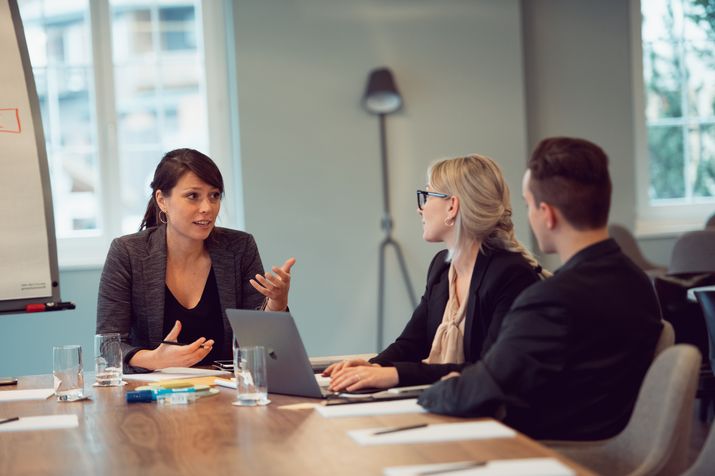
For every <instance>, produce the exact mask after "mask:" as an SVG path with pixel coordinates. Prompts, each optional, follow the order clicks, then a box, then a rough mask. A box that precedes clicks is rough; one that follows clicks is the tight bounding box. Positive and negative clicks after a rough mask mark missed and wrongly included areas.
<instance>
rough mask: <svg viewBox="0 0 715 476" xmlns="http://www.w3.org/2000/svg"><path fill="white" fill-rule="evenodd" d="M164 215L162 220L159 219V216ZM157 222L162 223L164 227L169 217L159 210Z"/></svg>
mask: <svg viewBox="0 0 715 476" xmlns="http://www.w3.org/2000/svg"><path fill="white" fill-rule="evenodd" d="M162 213H163V214H164V219H163V220H162V219H161V214H162ZM159 221H160V222H162V223H163V224H164V225H166V222H168V221H169V216H168V215H167V214H166V212H165V211H164V210H159Z"/></svg>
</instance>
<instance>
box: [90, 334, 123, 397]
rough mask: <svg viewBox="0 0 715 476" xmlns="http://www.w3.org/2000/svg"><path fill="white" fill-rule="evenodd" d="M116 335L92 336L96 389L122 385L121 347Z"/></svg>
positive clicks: (119, 339) (118, 337) (119, 338)
mask: <svg viewBox="0 0 715 476" xmlns="http://www.w3.org/2000/svg"><path fill="white" fill-rule="evenodd" d="M121 342H122V341H121V337H120V336H119V334H118V333H112V334H97V335H95V336H94V356H95V361H94V372H95V380H96V385H97V386H98V387H119V386H121V385H122V377H123V372H122V365H123V362H122V346H121Z"/></svg>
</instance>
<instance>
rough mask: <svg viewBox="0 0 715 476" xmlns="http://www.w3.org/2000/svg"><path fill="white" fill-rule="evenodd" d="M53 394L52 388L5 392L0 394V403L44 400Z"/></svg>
mask: <svg viewBox="0 0 715 476" xmlns="http://www.w3.org/2000/svg"><path fill="white" fill-rule="evenodd" d="M54 393H55V389H53V388H33V389H31V390H5V391H3V392H0V402H14V401H16V400H45V399H47V398H48V397H49V396H50V395H52V394H54Z"/></svg>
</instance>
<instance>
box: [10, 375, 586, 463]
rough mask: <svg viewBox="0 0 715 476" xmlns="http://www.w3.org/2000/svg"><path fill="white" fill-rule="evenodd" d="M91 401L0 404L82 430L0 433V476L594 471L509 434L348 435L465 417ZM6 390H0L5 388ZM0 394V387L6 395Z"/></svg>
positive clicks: (120, 390)
mask: <svg viewBox="0 0 715 476" xmlns="http://www.w3.org/2000/svg"><path fill="white" fill-rule="evenodd" d="M86 377H87V378H86V383H85V390H86V391H87V393H88V394H89V395H90V396H91V398H92V400H90V401H81V402H74V403H65V402H57V401H56V400H55V398H54V396H53V397H50V398H49V399H47V400H44V401H18V402H3V403H0V418H4V417H10V416H34V415H50V414H67V413H74V414H77V415H78V417H79V428H73V429H64V430H45V431H30V432H0V474H2V475H5V474H7V475H15V474H18V475H20V474H33V475H34V474H37V475H39V474H62V475H65V474H152V475H155V474H156V475H162V474H167V475H180V474H191V475H198V474H246V475H255V476H262V475H304V474H305V475H323V474H324V475H378V474H382V470H383V468H384V467H386V466H397V465H412V464H429V463H440V462H451V461H464V460H488V459H501V458H527V457H539V456H553V457H557V458H559V459H560V460H561V461H563V462H564V463H565V464H567V465H569V466H570V467H572V468H574V469H575V470H576V472H577V474H579V475H589V474H592V473H590V472H589V471H587V470H585V469H584V468H582V467H579V466H578V465H576V464H574V463H572V462H570V461H569V460H567V459H566V458H564V457H561V456H559V455H558V454H557V453H555V452H554V451H552V450H549V449H547V448H545V447H543V446H541V445H540V444H538V443H537V442H535V441H533V440H531V439H529V438H527V437H526V436H523V435H521V434H519V435H518V436H517V437H516V438H505V439H491V440H472V441H459V442H450V443H430V444H412V445H381V446H360V445H358V444H357V443H355V442H354V441H353V440H352V439H351V438H350V437H349V436H348V435H347V434H346V432H347V431H348V430H352V429H358V428H369V427H382V426H398V425H408V424H414V423H422V422H428V423H443V422H454V421H465V420H463V419H457V418H451V417H444V416H439V415H431V414H426V413H425V414H409V415H390V416H373V417H355V418H334V419H326V418H323V417H322V416H321V415H319V414H318V413H317V412H315V411H314V410H312V409H302V410H296V409H285V408H282V407H284V406H286V405H293V404H297V403H308V402H315V400H311V399H306V398H298V397H289V396H284V395H275V394H271V395H270V396H269V397H270V399H271V400H272V403H271V404H270V405H268V406H266V407H253V408H246V407H235V406H233V405H231V402H232V401H233V399H234V397H235V394H234V392H235V391H233V390H230V389H225V388H222V389H221V391H220V394H219V395H216V396H211V397H204V398H200V399H198V400H197V401H196V402H194V403H191V404H188V405H158V404H156V403H132V404H127V403H126V401H125V395H124V394H125V392H126V391H127V390H130V389H132V388H134V387H136V386H137V385H138V384H137V383H135V382H131V383H129V384H128V385H126V386H124V387H111V388H95V387H92V386H91V384H92V382H93V381H94V378H93V376H92V375H91V374H89V375H87V376H86ZM19 380H20V382H19V384H18V385H17V386H16V387H5V389H8V390H10V389H28V388H43V387H44V388H47V387H51V386H52V377H51V376H50V375H43V376H30V377H23V378H21V379H19ZM3 390H4V389H3ZM3 390H0V391H3Z"/></svg>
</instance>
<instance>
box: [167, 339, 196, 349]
mask: <svg viewBox="0 0 715 476" xmlns="http://www.w3.org/2000/svg"><path fill="white" fill-rule="evenodd" d="M161 343H162V344H166V345H189V344H182V343H180V342H172V341H170V340H163V341H161ZM199 347H201V348H202V349H204V348H205V347H204V345H203V344H201V345H200V346H199Z"/></svg>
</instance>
